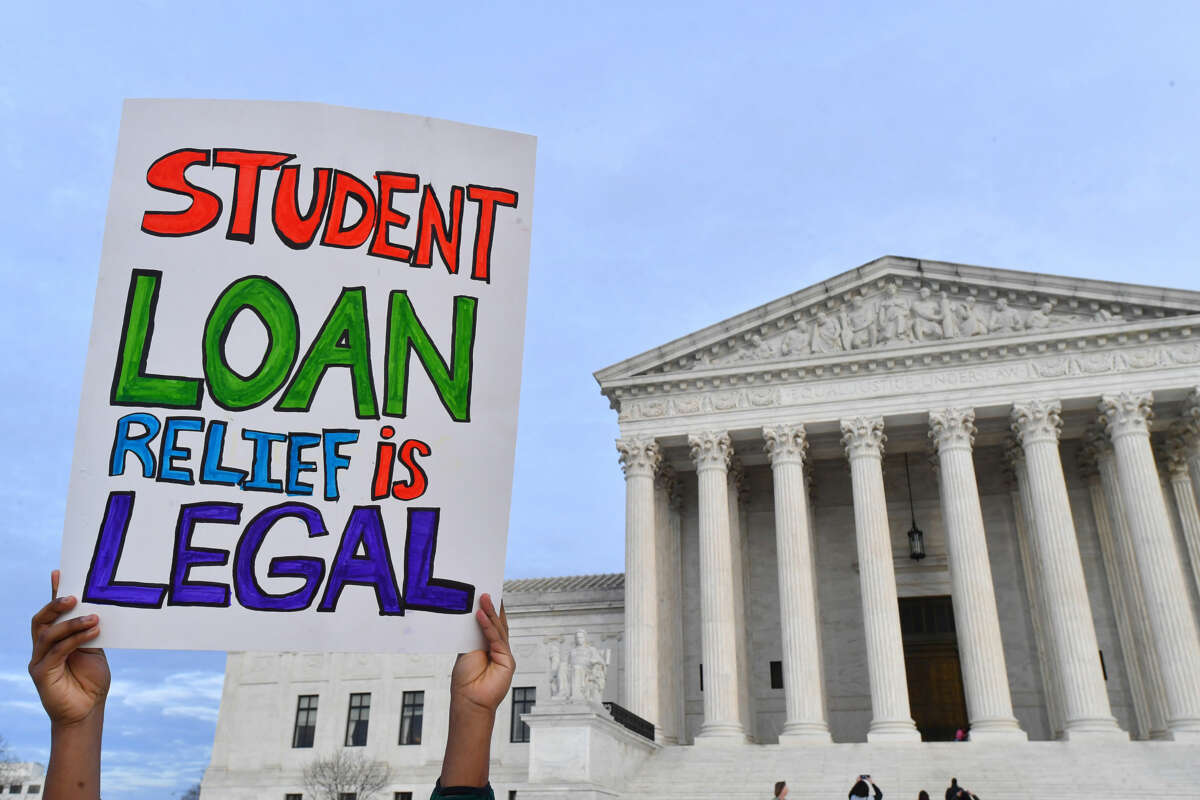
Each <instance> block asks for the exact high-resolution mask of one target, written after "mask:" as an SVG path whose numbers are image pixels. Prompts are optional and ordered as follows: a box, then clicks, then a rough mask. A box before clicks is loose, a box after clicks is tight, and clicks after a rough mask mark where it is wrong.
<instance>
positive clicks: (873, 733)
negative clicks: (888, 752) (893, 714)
mask: <svg viewBox="0 0 1200 800" xmlns="http://www.w3.org/2000/svg"><path fill="white" fill-rule="evenodd" d="M867 741H868V742H919V741H921V732H920V731H918V730H917V726H916V725H914V724H913V721H912V720H911V719H890V720H879V721H877V722H872V723H871V728H870V730H868V731H867Z"/></svg>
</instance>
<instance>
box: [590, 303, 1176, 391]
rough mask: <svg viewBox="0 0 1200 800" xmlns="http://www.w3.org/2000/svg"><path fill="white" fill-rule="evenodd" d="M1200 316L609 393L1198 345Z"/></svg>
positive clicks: (656, 378)
mask: <svg viewBox="0 0 1200 800" xmlns="http://www.w3.org/2000/svg"><path fill="white" fill-rule="evenodd" d="M1198 334H1200V315H1193V316H1188V317H1170V318H1167V319H1157V320H1146V321H1131V322H1126V323H1121V324H1119V325H1115V326H1114V325H1112V324H1103V325H1095V326H1090V327H1084V328H1071V329H1052V330H1050V331H1038V332H1036V333H1023V334H1017V335H1013V336H1003V337H995V338H987V339H984V338H972V339H961V340H951V341H937V342H928V343H923V344H921V345H916V346H910V347H903V348H896V349H890V350H882V351H870V350H866V351H847V352H840V353H835V354H832V355H830V356H827V357H824V358H810V359H806V360H804V362H803V363H797V362H795V361H789V360H787V359H782V360H775V361H760V362H744V363H739V364H734V365H728V366H724V367H720V368H716V369H707V370H695V371H692V372H687V373H680V374H666V375H639V376H634V377H630V378H625V379H623V380H621V381H620V382H614V383H613V384H611V385H609V386H606V387H604V388H603V390H602V393H603V394H604V395H605V396H606V397H608V398H609V400H610V403H611V404H612V405H613V407H614V408H618V407H619V404H620V402H622V401H624V400H628V399H634V398H646V397H655V396H670V395H674V394H678V393H681V392H694V391H703V390H712V389H730V388H753V387H758V388H765V387H770V386H777V385H783V384H792V383H796V382H798V381H812V380H821V379H829V378H844V377H850V376H869V375H886V374H892V373H904V372H909V371H914V370H928V369H936V368H938V367H941V366H960V365H969V364H985V363H993V364H994V363H997V362H1003V361H1005V360H1008V359H1015V358H1023V357H1028V356H1037V355H1054V354H1056V353H1057V354H1063V353H1074V354H1079V353H1092V352H1100V351H1103V350H1106V349H1111V348H1113V347H1114V346H1116V347H1126V346H1136V345H1139V344H1152V343H1164V344H1165V343H1181V342H1194V343H1200V335H1198Z"/></svg>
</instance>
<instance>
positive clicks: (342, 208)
mask: <svg viewBox="0 0 1200 800" xmlns="http://www.w3.org/2000/svg"><path fill="white" fill-rule="evenodd" d="M347 199H351V200H354V201H355V202H356V203H358V204H359V206H360V207H361V208H362V216H361V217H359V218H358V220H357V221H356V222H354V223H352V224H351V225H349V226H348V227H347V225H346V200H347ZM374 227H375V195H374V194H373V193H372V192H371V187H369V186H367V185H366V184H365V183H363V182H362V181H360V180H359V179H358V178H356V177H354V176H353V175H351V174H350V173H349V172H342V171H341V170H340V169H339V170H337V171H336V172H334V174H333V200H332V202H331V204H330V206H329V218H328V219H326V220H325V234H324V235H323V236H322V237H321V244H323V245H325V246H326V247H341V248H344V249H347V250H350V249H353V248H355V247H358V246H359V245H361V244H362V243H363V242H365V241H367V239H368V238H369V237H370V236H371V230H372V229H373V228H374Z"/></svg>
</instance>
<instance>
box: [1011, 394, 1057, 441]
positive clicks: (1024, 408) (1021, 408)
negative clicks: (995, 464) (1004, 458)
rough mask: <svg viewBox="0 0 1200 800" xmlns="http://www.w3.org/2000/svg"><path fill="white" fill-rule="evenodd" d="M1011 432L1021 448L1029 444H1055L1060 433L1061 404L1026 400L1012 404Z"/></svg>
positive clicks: (1051, 401)
mask: <svg viewBox="0 0 1200 800" xmlns="http://www.w3.org/2000/svg"><path fill="white" fill-rule="evenodd" d="M1011 420H1012V431H1013V433H1014V434H1016V436H1017V441H1018V442H1020V443H1021V445H1022V446H1024V445H1026V444H1029V443H1030V442H1042V441H1049V442H1057V441H1058V437H1059V434H1060V433H1062V403H1060V402H1059V401H1058V400H1028V401H1025V402H1022V403H1013V407H1012V414H1011Z"/></svg>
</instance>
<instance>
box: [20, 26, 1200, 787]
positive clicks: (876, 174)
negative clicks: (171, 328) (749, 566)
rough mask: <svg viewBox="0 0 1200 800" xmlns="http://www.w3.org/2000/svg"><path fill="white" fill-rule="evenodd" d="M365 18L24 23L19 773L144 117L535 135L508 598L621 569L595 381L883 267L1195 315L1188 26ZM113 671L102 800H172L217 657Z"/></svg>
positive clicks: (211, 687)
mask: <svg viewBox="0 0 1200 800" xmlns="http://www.w3.org/2000/svg"><path fill="white" fill-rule="evenodd" d="M339 5H343V4H329V3H320V4H317V3H304V2H288V3H279V4H269V3H257V4H249V3H237V4H227V3H221V2H215V3H206V4H204V6H203V7H198V6H186V5H180V4H174V3H165V2H151V3H140V4H133V3H127V4H96V3H93V4H35V3H23V4H14V5H12V6H11V7H9V8H8V9H7V10H6V19H5V30H4V33H3V34H0V36H2V39H0V131H2V133H0V174H3V176H4V178H3V183H2V185H3V188H4V191H3V192H2V193H0V290H2V296H3V297H4V298H5V299H6V301H7V302H6V304H5V306H6V313H4V314H3V315H0V331H2V337H3V339H2V341H3V342H4V345H5V357H4V359H3V361H2V362H0V369H2V370H3V387H4V393H3V397H2V399H0V413H2V414H3V433H2V437H3V438H2V439H0V446H2V447H3V450H2V451H0V452H3V453H4V454H5V455H6V456H7V458H6V459H5V460H4V466H3V467H2V468H0V469H3V474H2V480H0V498H2V501H3V503H4V506H5V507H6V508H8V509H9V511H8V519H7V524H6V525H5V526H4V527H3V529H2V530H0V543H2V545H3V548H4V552H5V553H6V557H5V560H4V563H3V567H2V568H0V569H2V572H0V574H2V575H3V581H4V594H3V597H4V600H3V603H4V606H3V608H4V610H5V612H6V613H5V614H4V615H3V623H2V624H3V629H0V637H2V638H3V641H7V642H10V643H12V644H11V645H10V646H9V647H6V648H5V649H4V651H3V652H2V653H0V734H2V735H4V736H5V737H7V738H8V740H9V742H10V744H11V745H12V746H13V748H14V749H15V750H16V752H17V754H18V755H20V756H22V757H24V758H28V759H37V760H44V759H45V757H46V747H47V744H48V727H47V725H46V724H45V722H44V721H43V715H42V713H41V711H40V708H39V707H38V706H37V698H36V695H35V694H34V693H33V691H32V686H31V685H30V683H29V680H28V677H27V675H26V674H25V665H26V662H27V660H28V645H27V641H28V639H27V636H28V627H27V620H28V617H29V615H30V614H31V613H32V612H33V610H34V609H35V608H36V607H37V606H38V605H39V604H40V603H41V602H42V598H43V597H45V596H46V592H47V588H46V577H45V576H46V573H47V572H48V571H49V570H50V569H51V568H52V567H53V566H54V565H55V564H56V561H57V558H58V548H59V533H60V529H61V525H62V516H63V497H64V494H65V490H66V484H67V475H68V470H69V465H70V453H71V445H72V436H73V433H74V427H75V414H76V406H77V402H78V397H79V390H80V380H81V374H82V368H83V358H84V353H85V349H86V345H87V332H88V328H89V322H90V314H91V304H92V294H93V290H94V286H95V277H96V269H97V264H98V262H99V255H100V238H101V232H102V226H103V221H104V210H105V205H106V201H107V194H108V182H109V178H110V176H111V170H112V162H113V155H114V148H115V145H116V136H117V127H118V121H119V115H120V108H121V101H122V99H123V98H125V97H230V98H255V99H276V100H313V101H322V102H329V103H336V104H340V105H349V106H361V107H366V108H377V109H384V110H393V111H404V112H408V113H414V114H423V115H429V116H435V117H443V118H447V119H453V120H460V121H463V122H471V123H475V124H480V125H488V126H493V127H499V128H508V129H512V130H518V131H523V132H527V133H532V134H535V135H537V136H538V137H539V147H538V174H537V207H536V212H535V223H534V238H533V258H532V265H531V278H530V297H529V316H528V324H527V344H526V359H525V371H524V384H523V395H522V405H521V426H520V435H519V438H518V445H517V473H516V479H515V484H514V504H513V512H512V519H511V533H510V538H509V558H508V574H509V576H510V577H528V576H539V575H552V574H569V573H582V572H610V571H619V570H621V569H622V568H623V552H622V550H623V537H624V533H623V518H624V510H623V482H622V478H621V472H620V470H619V468H618V466H617V461H616V454H615V452H614V450H613V445H612V439H613V438H614V436H615V434H616V420H615V416H614V414H613V412H612V411H610V410H609V409H608V404H607V402H606V401H605V400H604V399H603V398H602V397H600V395H599V394H598V391H597V388H596V385H595V382H594V381H593V379H592V377H591V373H592V372H593V371H594V370H596V369H598V368H600V367H604V366H607V365H609V364H611V363H613V362H616V361H619V360H621V359H624V358H627V357H629V356H632V355H635V354H637V353H640V352H642V351H644V350H646V349H649V348H651V347H654V346H656V345H658V344H661V343H663V342H665V341H667V340H670V339H673V338H675V337H677V336H681V335H683V334H686V333H688V332H690V331H693V330H695V329H697V328H700V327H703V326H705V325H708V324H711V323H713V322H717V321H719V320H721V319H724V318H726V317H729V316H731V315H733V314H735V313H738V312H740V311H744V310H746V309H747V308H750V307H753V306H755V305H758V304H760V303H763V302H766V301H769V300H771V299H774V298H776V297H779V296H781V295H784V294H787V293H789V292H793V291H796V290H797V289H800V288H803V287H804V286H807V285H809V284H811V283H814V282H817V281H820V280H822V279H824V278H827V277H829V276H831V275H833V274H836V273H838V272H842V271H843V270H845V269H848V268H850V267H853V266H856V265H858V264H861V263H863V262H865V261H868V260H870V259H872V258H875V257H877V256H879V255H883V254H885V253H894V254H899V255H909V256H915V257H921V258H929V259H943V260H952V261H963V262H967V263H975V264H983V265H991V266H1002V267H1009V268H1014V269H1028V270H1035V271H1041V272H1051V273H1060V274H1066V275H1078V276H1086V277H1094V278H1107V279H1112V280H1127V281H1133V282H1138V283H1148V284H1159V285H1166V286H1177V287H1184V288H1189V289H1200V269H1198V267H1197V253H1200V224H1197V223H1198V221H1200V220H1198V214H1200V202H1198V199H1197V186H1198V185H1200V182H1198V180H1197V178H1198V177H1200V174H1198V173H1200V136H1198V135H1197V132H1198V131H1200V56H1197V55H1196V48H1195V42H1194V34H1195V31H1196V30H1197V29H1198V27H1200V18H1198V17H1200V7H1198V6H1195V5H1193V4H1185V3H1179V4H1170V3H1154V4H1134V3H1128V4H1116V3H1102V2H1088V3H1077V4H1072V3H1063V4H1043V3H1020V2H1009V3H1004V4H998V5H996V7H994V8H992V7H989V8H985V7H984V6H983V4H978V5H976V6H975V7H974V8H970V9H969V8H967V5H968V4H945V5H938V4H924V3H915V2H910V3H904V4H897V3H870V2H858V3H828V4H825V3H803V4H800V3H779V4H771V3H761V4H732V3H723V4H715V3H714V4H702V3H688V4H686V5H684V4H680V5H674V4H669V3H661V4H653V5H651V4H643V3H632V4H622V3H603V4H587V5H584V4H574V3H562V2H553V3H545V4H533V3H526V4H518V3H504V4H480V5H479V6H477V7H476V6H468V5H460V6H455V7H453V9H454V10H450V9H451V8H452V7H451V6H449V5H447V4H402V3H379V4H366V3H356V4H344V5H346V6H348V8H345V9H343V8H339V7H338V6H339ZM739 6H745V7H739ZM1048 6H1050V7H1048ZM459 9H461V10H459ZM1189 53H1191V55H1189ZM110 660H111V662H112V665H113V669H114V672H115V674H116V683H115V684H114V688H113V693H112V699H111V701H110V703H109V714H108V729H107V731H106V738H105V796H106V797H114V798H133V799H134V800H143V798H145V799H146V800H148V799H149V798H163V797H172V796H174V795H175V794H176V793H178V792H179V791H182V789H183V788H184V787H185V786H186V785H188V784H189V783H191V782H194V781H195V780H198V779H199V777H200V774H201V772H202V770H203V767H204V765H205V764H206V763H207V757H208V749H209V746H210V745H211V741H212V733H213V725H214V722H215V719H216V709H217V705H218V702H219V698H220V687H221V671H222V669H223V655H222V654H218V653H211V654H210V653H201V654H196V653H143V652H129V651H123V652H113V653H110Z"/></svg>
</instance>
